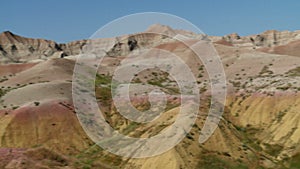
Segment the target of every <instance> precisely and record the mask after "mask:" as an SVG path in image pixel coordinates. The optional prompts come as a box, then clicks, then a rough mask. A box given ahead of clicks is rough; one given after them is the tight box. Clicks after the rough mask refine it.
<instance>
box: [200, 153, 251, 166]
mask: <svg viewBox="0 0 300 169" xmlns="http://www.w3.org/2000/svg"><path fill="white" fill-rule="evenodd" d="M196 168H199V169H200V168H201V169H229V168H230V169H248V167H247V166H246V165H245V164H242V163H234V162H229V161H226V160H224V159H221V158H220V157H217V156H214V155H208V156H203V157H201V160H200V161H199V162H198V164H197V166H196Z"/></svg>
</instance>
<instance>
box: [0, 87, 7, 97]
mask: <svg viewBox="0 0 300 169" xmlns="http://www.w3.org/2000/svg"><path fill="white" fill-rule="evenodd" d="M5 94H6V91H5V90H3V89H0V97H2V96H4V95H5Z"/></svg>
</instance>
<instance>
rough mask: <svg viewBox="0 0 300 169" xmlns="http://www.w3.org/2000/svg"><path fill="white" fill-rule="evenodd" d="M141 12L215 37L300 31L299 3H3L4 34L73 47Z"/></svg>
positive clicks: (1, 28)
mask: <svg viewBox="0 0 300 169" xmlns="http://www.w3.org/2000/svg"><path fill="white" fill-rule="evenodd" d="M139 12H163V13H170V14H173V15H177V16H179V17H182V18H184V19H187V20H188V21H190V22H192V23H193V24H195V25H196V26H197V27H199V28H200V29H201V30H203V32H205V33H206V34H209V35H225V34H229V33H232V32H237V33H239V34H240V35H248V34H256V33H259V32H263V31H265V30H269V29H277V30H297V29H300V1H296V0H294V1H292V0H285V1H282V0H273V1H272V0H269V1H267V0H249V1H246V0H244V1H242V0H228V1H226V0H219V1H217V0H209V1H208V0H203V1H200V0H190V1H183V0H182V1H179V0H148V1H146V0H103V1H101V0H90V1H88V0H87V1H75V0H51V1H50V0H26V1H17V0H9V1H2V2H1V6H0V31H1V32H2V31H6V30H10V31H12V32H14V33H16V34H19V35H23V36H26V37H34V38H45V39H51V40H55V41H57V42H69V41H72V40H78V39H86V38H89V37H90V36H91V35H92V34H93V33H94V32H95V31H97V30H98V29H99V28H100V27H102V26H104V25H105V24H107V23H108V22H110V21H112V20H114V19H117V18H119V17H122V16H125V15H128V14H133V13H139Z"/></svg>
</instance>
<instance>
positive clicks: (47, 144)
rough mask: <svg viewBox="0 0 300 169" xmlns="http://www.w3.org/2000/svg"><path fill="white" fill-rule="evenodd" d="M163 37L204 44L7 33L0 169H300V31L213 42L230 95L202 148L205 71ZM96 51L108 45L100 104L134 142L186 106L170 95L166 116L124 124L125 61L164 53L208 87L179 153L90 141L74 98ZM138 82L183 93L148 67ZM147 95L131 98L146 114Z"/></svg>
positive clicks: (2, 48)
mask: <svg viewBox="0 0 300 169" xmlns="http://www.w3.org/2000/svg"><path fill="white" fill-rule="evenodd" d="M155 33H156V34H155ZM157 33H158V34H157ZM159 33H163V34H167V35H168V36H176V35H178V34H180V36H185V37H186V40H185V42H186V43H187V44H193V43H194V42H195V39H196V40H197V39H205V37H206V36H204V35H197V34H194V33H192V32H188V31H184V30H173V29H172V28H170V27H168V26H163V25H153V26H151V27H149V29H148V30H146V31H145V32H142V33H137V34H133V35H124V36H121V37H115V38H109V39H95V40H80V41H74V42H70V43H67V44H58V43H56V42H54V41H49V40H43V39H31V38H25V37H21V36H18V35H15V34H13V33H11V32H3V33H1V34H0V63H1V64H0V138H1V139H0V154H1V155H0V168H7V169H10V168H51V169H52V168H85V169H87V168H128V169H132V168H144V169H147V168H170V169H172V168H174V169H175V168H176V169H177V168H178V169H179V168H204V169H205V168H216V169H217V168H220V169H221V168H236V169H239V168H250V169H256V168H275V169H281V168H295V169H296V168H300V163H299V160H300V121H299V120H300V114H299V110H300V93H299V92H300V87H299V86H300V84H299V83H300V67H299V65H300V57H299V56H300V51H299V49H300V46H299V45H300V43H299V42H300V32H299V31H295V32H288V31H283V32H280V31H266V32H264V33H261V34H258V35H251V36H245V37H241V36H239V35H238V34H231V35H226V36H223V37H215V36H211V37H209V39H211V43H212V44H213V45H214V47H215V48H216V50H217V52H218V54H219V56H220V58H221V61H222V64H223V67H224V69H225V74H226V77H227V92H228V93H227V100H226V103H225V111H224V114H223V116H222V119H221V122H220V123H219V125H218V128H217V129H216V131H215V132H214V134H213V135H212V137H210V138H209V140H208V141H207V142H205V143H203V144H199V142H198V138H199V132H200V131H201V129H202V127H203V123H204V121H205V118H206V117H207V110H208V108H209V105H210V95H211V93H210V80H209V78H208V75H207V72H206V70H205V67H204V66H203V64H202V63H198V62H197V59H196V58H197V57H196V56H195V54H194V53H193V51H191V50H190V49H189V48H187V46H186V45H184V44H182V43H180V42H179V41H177V40H176V39H172V38H170V37H166V36H164V35H162V34H159ZM89 44H96V45H102V44H105V56H106V57H105V58H104V60H103V62H102V64H101V67H100V68H99V69H98V76H97V80H96V84H95V86H96V97H97V101H98V102H99V105H101V109H102V110H104V111H103V112H105V114H104V116H105V117H106V119H107V122H109V124H110V125H111V126H113V127H114V128H115V129H117V130H119V131H120V132H121V133H124V134H126V135H129V136H135V137H151V136H153V135H155V134H157V133H160V132H161V131H163V130H164V129H165V128H167V127H168V126H170V125H172V123H173V122H174V120H175V119H176V114H177V113H178V111H179V107H178V106H179V104H180V101H179V100H178V98H176V97H170V98H171V99H169V100H168V106H167V108H166V109H165V112H164V113H163V114H162V115H161V116H160V118H159V119H158V120H156V121H154V122H150V123H147V124H139V123H135V122H132V121H130V120H127V119H125V118H124V117H122V116H121V115H120V114H119V113H118V112H117V111H116V109H115V107H114V104H113V103H112V100H111V92H110V88H109V84H110V80H111V75H112V74H113V72H114V70H115V69H116V68H117V67H118V66H119V65H121V64H123V62H122V60H123V59H124V58H125V57H126V56H128V55H131V56H132V58H135V57H138V56H139V51H140V50H141V49H162V50H165V51H169V52H172V53H174V54H176V55H177V56H179V57H180V58H181V59H182V60H183V61H184V62H185V63H187V64H188V65H189V67H190V69H191V70H192V72H193V73H194V74H195V76H196V77H197V79H196V80H197V83H198V85H199V88H200V89H201V90H200V91H201V98H200V100H201V107H200V109H199V113H201V115H200V116H198V117H197V120H196V123H195V124H194V125H193V127H192V130H191V131H190V132H189V133H188V134H187V136H186V137H185V138H184V139H183V140H182V141H181V142H180V143H179V144H178V145H177V146H175V147H174V148H173V149H171V150H169V151H167V152H166V153H164V154H161V155H159V156H154V157H150V158H143V159H130V158H124V157H120V156H116V155H113V154H111V153H109V152H107V151H105V150H102V149H101V148H99V147H98V146H97V145H96V144H95V143H94V142H92V141H91V140H90V138H89V137H88V136H87V135H86V133H85V132H84V130H83V129H82V127H81V125H80V123H79V121H78V119H77V116H76V111H75V109H74V106H73V99H72V93H71V89H72V75H73V69H74V65H75V59H76V57H78V55H79V54H80V53H82V52H84V50H85V48H86V47H87V45H89ZM150 54H151V53H150ZM154 54H155V53H154ZM90 61H91V63H93V60H92V59H91V60H90ZM132 64H134V63H132ZM133 81H134V82H135V83H141V84H151V85H152V86H153V87H157V88H159V89H161V90H162V91H164V92H166V93H167V94H168V95H173V96H174V95H175V96H176V95H179V94H180V93H179V92H178V86H176V84H174V79H172V77H170V76H168V74H166V73H165V72H162V71H160V70H157V69H147V70H144V71H142V72H140V73H139V74H137V75H136V76H135V78H134V79H133ZM139 92H140V93H139ZM143 92H145V90H142V91H137V93H136V94H133V95H132V99H131V101H132V103H133V105H134V106H135V107H136V108H137V109H140V110H146V109H147V107H149V105H148V101H147V98H146V99H145V98H143V97H142V96H143V95H141V93H143Z"/></svg>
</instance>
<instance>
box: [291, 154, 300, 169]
mask: <svg viewBox="0 0 300 169" xmlns="http://www.w3.org/2000/svg"><path fill="white" fill-rule="evenodd" d="M289 168H290V169H299V168H300V154H296V155H294V156H293V157H292V158H291V160H290V167H289Z"/></svg>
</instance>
